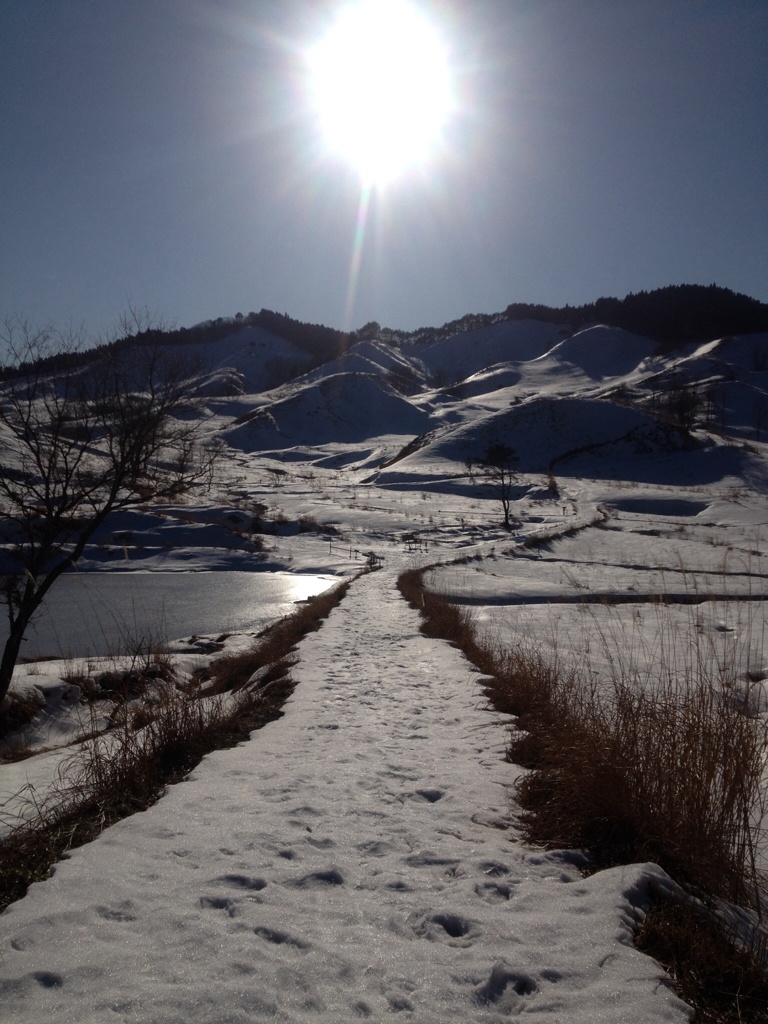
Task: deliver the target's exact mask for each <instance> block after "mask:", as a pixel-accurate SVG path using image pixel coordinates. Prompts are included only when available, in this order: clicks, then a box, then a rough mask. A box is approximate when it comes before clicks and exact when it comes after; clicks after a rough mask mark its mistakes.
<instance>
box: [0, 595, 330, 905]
mask: <svg viewBox="0 0 768 1024" xmlns="http://www.w3.org/2000/svg"><path fill="white" fill-rule="evenodd" d="M348 589H349V582H347V583H344V584H342V585H341V586H339V587H335V588H333V589H332V590H331V591H326V592H325V593H324V594H321V595H319V596H318V597H316V598H313V599H311V600H310V601H308V602H307V603H306V604H304V605H303V606H302V607H301V608H300V609H299V610H298V611H297V612H296V613H295V614H294V615H291V616H287V617H286V618H284V619H282V620H281V621H280V622H278V623H277V624H276V625H275V626H273V627H272V628H271V629H268V630H267V631H266V632H265V634H264V636H263V637H262V639H261V642H260V643H259V644H258V646H257V647H256V648H255V650H254V651H249V652H245V653H243V654H240V655H233V656H231V657H227V658H222V659H221V663H222V664H221V668H220V669H219V668H218V666H219V664H220V663H219V662H217V663H215V664H214V669H213V672H212V676H211V680H210V681H209V685H208V686H207V688H203V687H197V688H194V689H193V690H192V691H190V692H189V693H182V692H180V691H179V690H178V689H177V688H176V687H175V686H174V685H173V684H172V683H166V684H162V685H160V686H159V687H158V688H157V689H156V690H155V693H154V699H153V700H152V701H151V702H145V703H143V704H142V705H141V706H139V707H137V708H134V707H132V706H131V705H128V704H126V705H122V706H121V709H120V710H121V713H120V714H118V715H117V716H116V717H115V720H114V723H115V727H114V728H113V729H111V730H109V731H108V732H106V733H104V734H97V733H94V734H93V735H91V736H90V737H89V738H88V739H87V740H85V741H84V742H83V743H82V744H81V745H80V749H79V750H78V752H77V753H76V754H74V755H73V757H72V758H71V759H70V760H69V762H67V763H66V764H65V765H64V767H63V768H62V772H61V779H60V785H59V787H58V791H57V792H55V793H54V794H52V796H51V798H50V799H49V800H48V801H47V802H46V803H45V804H44V805H42V806H40V807H39V808H38V810H37V814H36V816H35V817H34V818H33V819H32V820H30V821H28V822H26V823H24V824H22V825H20V826H18V827H17V828H15V829H14V830H13V832H12V833H11V834H10V835H9V836H7V837H6V838H4V839H3V840H1V841H0V911H1V910H3V909H5V907H7V906H8V905H9V904H10V903H12V902H14V901H15V900H17V899H20V898H21V897H22V896H23V895H24V894H25V892H26V891H27V889H28V888H29V886H30V885H31V884H32V882H35V881H39V880H41V879H43V878H46V877H48V874H49V872H50V868H51V866H52V865H53V864H54V863H55V862H56V861H57V860H59V859H61V857H62V856H63V855H64V854H65V853H66V852H67V851H68V850H70V849H72V848H73V847H76V846H81V845H82V844H83V843H86V842H89V841H90V840H92V839H94V838H95V837H96V836H97V835H98V834H99V833H100V832H101V831H102V830H103V829H104V828H106V827H107V826H109V825H111V824H113V823H114V822H116V821H119V820H120V819H121V818H124V817H127V816H128V815H129V814H133V813H135V812H136V811H139V810H144V809H146V808H147V807H150V806H151V805H152V804H153V803H155V802H156V801H157V799H158V798H159V796H160V795H161V793H162V790H163V788H164V787H165V786H166V785H168V784H169V783H173V782H178V781H179V780H181V779H182V778H183V777H184V776H185V775H186V774H187V773H188V772H190V771H191V770H192V769H193V768H194V767H195V766H196V765H197V764H199V762H200V761H201V759H202V758H203V757H204V756H205V755H206V754H208V753H210V752H211V751H213V750H217V749H221V748H224V747H231V746H235V745H236V744H237V743H240V742H242V741H244V740H247V739H248V738H249V735H250V733H251V732H252V731H253V730H255V729H258V728H261V727H262V726H263V725H265V724H266V723H267V722H270V721H273V720H274V719H275V718H277V717H279V716H280V715H281V714H282V712H281V708H282V705H283V704H284V703H285V700H286V699H287V698H288V696H290V694H291V693H292V691H293V689H294V687H295V685H296V684H295V681H294V680H293V679H291V677H290V675H289V672H288V669H289V668H290V666H291V665H293V664H295V663H296V661H297V660H298V659H297V658H295V657H290V652H291V651H292V650H293V648H294V647H295V645H296V643H297V642H298V641H299V640H300V639H301V638H302V637H303V636H306V634H307V633H309V632H310V631H312V630H316V629H319V628H320V624H321V623H322V620H323V619H324V618H325V617H326V616H327V615H328V614H329V613H330V611H331V610H332V609H333V608H334V607H335V606H336V605H337V604H338V603H339V602H340V601H341V600H342V598H343V597H344V595H345V594H346V593H347V590H348ZM254 676H255V678H254Z"/></svg>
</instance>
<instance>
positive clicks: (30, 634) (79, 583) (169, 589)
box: [0, 571, 336, 658]
mask: <svg viewBox="0 0 768 1024" xmlns="http://www.w3.org/2000/svg"><path fill="white" fill-rule="evenodd" d="M335 582H336V579H335V577H333V576H316V575H301V574H294V573H288V572H237V571H228V572H189V573H180V572H172V573H170V572H169V573H163V572H151V573H73V574H71V575H68V576H64V577H62V578H61V579H60V580H58V581H57V583H56V584H55V585H54V586H53V587H52V588H51V592H50V594H49V595H48V598H47V599H46V601H45V603H44V604H43V606H42V608H41V609H40V611H39V612H38V614H37V616H36V617H35V619H34V620H33V622H32V625H31V626H30V628H29V629H28V631H27V637H26V640H25V641H24V643H23V644H22V651H21V656H22V657H23V658H38V657H41V656H46V655H53V656H56V657H70V656H85V655H89V654H92V655H96V654H112V653H115V654H120V653H131V651H134V650H136V649H137V646H138V644H143V646H146V644H147V643H148V642H159V643H162V642H164V641H165V640H175V639H178V638H180V637H186V636H190V635H192V634H193V633H202V634H209V633H214V634H215V633H223V632H228V633H235V632H240V631H245V630H254V629H259V628H260V627H262V626H264V625H266V623H267V622H269V621H271V620H272V619H275V618H278V617H279V616H281V615H285V614H286V613H287V612H289V611H291V610H292V608H293V606H294V604H295V602H296V601H302V600H305V599H306V598H308V597H312V596H313V595H314V594H319V593H320V592H321V591H323V590H326V589H327V588H328V587H330V586H332V585H333V584H334V583H335ZM3 610H4V609H3ZM7 635H8V631H7V626H6V624H5V622H4V621H2V622H0V643H4V642H5V639H6V637H7Z"/></svg>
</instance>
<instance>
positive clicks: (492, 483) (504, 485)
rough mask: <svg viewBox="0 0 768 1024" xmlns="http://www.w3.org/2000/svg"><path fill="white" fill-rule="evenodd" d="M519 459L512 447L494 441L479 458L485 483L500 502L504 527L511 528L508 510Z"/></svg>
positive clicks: (513, 490) (512, 495)
mask: <svg viewBox="0 0 768 1024" xmlns="http://www.w3.org/2000/svg"><path fill="white" fill-rule="evenodd" d="M519 462H520V460H519V458H518V455H517V452H516V451H515V449H514V448H510V446H509V445H507V444H501V443H499V442H496V443H494V444H491V445H489V446H488V448H487V449H486V451H485V455H484V456H483V457H482V459H481V460H480V471H481V473H482V476H483V479H484V480H485V483H486V484H487V485H488V486H489V487H490V488H491V490H492V491H493V493H494V494H495V495H496V497H497V498H498V499H499V501H500V502H501V507H502V509H503V511H504V529H505V530H511V529H512V521H511V516H510V510H511V505H512V500H513V497H514V492H515V483H516V482H517V466H518V464H519Z"/></svg>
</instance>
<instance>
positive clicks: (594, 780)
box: [400, 570, 768, 1022]
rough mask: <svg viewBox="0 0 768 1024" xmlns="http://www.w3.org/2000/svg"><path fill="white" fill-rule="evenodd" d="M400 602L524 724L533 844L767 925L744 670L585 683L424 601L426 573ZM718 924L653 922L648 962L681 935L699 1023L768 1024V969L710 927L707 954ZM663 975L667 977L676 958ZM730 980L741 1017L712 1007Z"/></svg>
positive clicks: (522, 792)
mask: <svg viewBox="0 0 768 1024" xmlns="http://www.w3.org/2000/svg"><path fill="white" fill-rule="evenodd" d="M400 589H401V591H402V593H403V595H404V596H405V597H406V598H407V599H408V600H409V601H410V603H411V604H412V605H413V606H414V607H416V608H418V609H419V610H420V611H421V612H422V615H423V616H424V622H423V626H422V628H423V630H424V632H425V633H427V635H430V636H438V637H442V638H443V639H446V640H449V641H451V642H453V643H455V644H457V646H459V647H461V649H462V650H463V651H464V653H465V654H466V656H467V657H468V658H469V659H470V660H471V661H472V662H473V663H474V664H475V665H477V667H478V668H480V670H481V671H482V672H483V673H484V674H485V675H486V676H487V677H489V678H488V679H487V681H486V692H487V694H488V696H489V698H490V700H491V702H492V703H493V704H494V706H495V707H497V708H498V709H499V710H501V711H504V712H506V713H508V714H511V715H513V716H515V717H516V725H515V727H514V729H513V731H512V739H511V743H510V748H509V755H508V756H509V759H510V760H511V761H514V762H515V763H517V764H520V765H522V766H523V767H525V768H527V769H528V771H527V772H526V774H525V775H524V776H523V777H522V779H521V781H520V783H519V786H518V794H517V795H518V799H519V802H520V805H521V807H522V809H523V815H522V824H523V827H524V832H525V835H526V838H527V839H528V840H529V841H531V842H533V843H535V844H537V845H543V846H546V847H550V848H558V847H559V848H563V847H566V848H567V847H579V848H583V849H586V850H588V851H589V852H590V854H591V856H592V859H593V863H594V865H595V867H596V868H597V867H601V866H608V865H612V864H621V863H631V862H636V861H640V862H642V861H646V860H652V861H655V862H656V863H658V864H660V865H661V866H662V867H664V868H665V869H666V870H667V872H668V873H669V874H670V875H671V876H672V877H673V878H674V879H675V880H676V881H678V882H679V883H681V884H682V885H683V886H685V887H686V888H687V889H688V891H689V892H693V893H696V894H697V895H698V896H699V897H700V900H701V902H702V903H703V904H704V905H710V906H711V905H712V904H713V902H714V901H715V900H716V899H717V898H722V899H725V900H728V901H731V902H733V903H736V904H738V905H740V906H742V907H746V908H748V909H749V911H750V912H752V913H753V914H756V915H757V916H758V917H760V916H761V912H762V910H763V899H764V892H765V878H764V877H763V876H762V875H761V873H760V870H759V862H760V855H761V853H762V852H763V850H764V846H765V840H766V836H765V834H764V833H763V832H762V831H761V827H760V819H761V818H762V817H763V815H764V814H765V812H766V810H768V793H766V789H765V786H766V783H765V776H764V770H765V764H766V761H767V760H768V731H767V729H766V724H765V722H764V721H761V719H760V718H758V717H756V716H753V715H751V714H750V709H749V707H748V702H747V701H745V699H744V696H743V694H741V693H740V691H739V689H738V688H737V686H736V685H735V678H734V670H735V666H734V665H733V664H731V663H728V662H723V661H720V662H717V660H716V659H715V662H714V667H713V662H712V659H711V658H708V657H707V656H706V652H704V651H702V650H700V649H699V650H696V648H695V647H694V649H693V651H692V653H689V655H688V656H687V657H683V658H682V659H680V658H679V657H678V658H677V659H676V661H674V662H673V659H675V652H674V651H672V650H664V649H662V650H661V651H660V652H659V654H660V660H661V662H662V663H663V662H664V661H665V659H669V660H670V663H675V664H676V665H677V666H678V667H679V666H681V665H682V671H681V672H680V674H678V673H677V672H676V671H675V670H674V669H672V668H670V667H669V666H668V667H667V670H665V671H661V672H660V673H659V674H658V675H657V677H656V679H655V682H654V680H650V679H648V678H647V677H646V678H644V679H643V680H642V681H641V680H639V679H638V678H637V677H636V676H635V675H634V674H633V672H632V671H631V670H630V667H629V666H628V663H627V661H626V660H625V659H624V658H623V657H622V656H620V655H617V656H615V657H612V658H608V659H607V661H608V663H609V664H610V665H611V670H612V678H611V679H610V680H609V684H608V685H607V686H606V685H605V681H603V682H602V684H599V683H598V681H597V680H596V678H595V676H594V675H593V674H591V673H589V672H588V671H587V670H586V669H585V668H584V667H582V666H577V667H574V666H573V665H570V666H568V665H564V664H562V663H561V662H560V661H559V660H558V657H557V653H556V652H554V653H549V652H547V653H545V652H544V651H543V650H542V649H541V648H538V647H536V646H535V645H534V644H530V645H525V644H519V645H517V646H514V647H509V646H504V645H502V644H500V643H498V642H497V641H495V640H493V639H492V638H489V637H487V636H481V635H478V634H477V631H476V630H475V629H474V628H473V624H472V621H471V615H469V614H468V613H467V612H466V611H465V609H463V608H461V607H456V606H451V605H450V604H449V602H448V601H446V600H445V599H444V598H442V597H440V596H439V595H437V594H434V593H426V592H425V591H424V588H423V574H422V572H420V571H418V570H414V571H412V572H410V573H406V574H404V576H402V577H401V578H400ZM600 639H602V640H605V639H606V637H605V636H603V637H601V638H600ZM699 642H701V641H699ZM658 664H659V662H658V659H657V667H658ZM639 682H642V684H643V685H638V683H639ZM704 916H705V915H703V914H702V913H701V912H699V913H698V914H697V916H696V917H695V918H692V917H690V915H688V916H687V917H686V916H685V915H683V914H682V913H681V912H680V911H679V910H678V909H674V910H668V909H665V910H664V912H663V913H662V911H661V910H659V911H658V912H656V911H654V912H653V913H652V914H651V915H650V917H649V923H648V925H647V927H646V928H645V930H644V938H643V939H642V942H644V943H646V945H644V946H643V947H642V948H644V949H647V950H648V951H649V952H651V953H652V954H653V955H657V954H656V952H654V950H655V949H656V948H657V947H659V948H661V947H660V944H661V938H660V937H659V935H660V936H661V937H663V936H664V934H665V933H667V934H668V938H669V942H670V943H671V944H672V945H673V946H674V948H675V949H676V952H675V962H674V969H673V968H672V967H671V966H670V971H671V973H672V976H673V977H674V978H676V979H677V978H678V977H682V975H683V973H685V974H686V977H687V979H688V980H687V981H686V986H683V987H681V991H682V992H683V994H684V998H686V999H687V1000H688V1001H689V1002H691V1003H693V1004H694V1005H696V1006H697V1013H698V1014H699V1015H698V1016H697V1018H696V1020H697V1021H701V1022H704V1021H708V1022H715V1021H717V1022H726V1021H734V1022H736V1021H744V1022H746V1021H748V1020H749V1021H753V1022H757V1021H758V1020H759V1021H761V1022H764V1021H765V1019H766V1017H765V1010H764V1007H765V1005H766V1004H765V1002H762V1003H761V1002H760V1001H759V1000H760V999H761V998H763V999H764V996H765V992H766V985H767V984H768V982H767V981H766V973H765V963H763V964H762V966H760V964H759V963H758V960H757V958H756V957H750V956H748V955H742V953H741V952H740V951H739V949H738V946H736V945H734V943H733V942H730V941H729V940H728V937H727V936H723V928H722V926H720V925H718V924H717V923H716V922H715V920H714V918H713V916H712V914H711V913H710V914H709V915H708V916H706V920H707V921H708V926H707V927H708V929H709V931H710V932H711V933H712V935H714V936H715V937H714V938H712V940H711V942H710V940H709V939H708V940H707V942H706V943H704V942H703V941H701V942H700V941H699V937H700V933H701V930H702V923H701V922H702V920H703V918H704ZM678 919H679V920H678ZM672 920H674V921H675V922H676V923H675V924H674V928H673V926H672V924H671V923H668V922H671V921H672ZM656 933H659V934H658V935H657V934H656ZM673 933H674V934H673ZM654 936H655V937H654ZM763 941H764V940H763ZM713 943H714V944H716V948H717V950H718V953H717V956H714V954H712V953H711V947H712V944H713ZM653 944H655V946H653V948H652V945H653ZM705 949H709V950H710V952H706V953H705ZM707 957H709V958H710V960H711V964H710V966H707V963H706V958H707ZM658 959H659V960H660V962H662V963H663V964H665V966H669V964H670V960H669V956H667V955H666V954H665V955H664V956H662V955H659V956H658ZM700 961H701V962H700ZM712 964H714V966H712ZM750 965H751V966H750ZM747 968H749V969H747ZM707 972H709V974H708V973H707ZM718 972H720V974H721V975H722V976H723V977H725V976H726V975H727V976H728V977H729V981H728V982H727V984H726V985H725V986H720V989H719V990H718V991H719V992H720V996H718V1000H720V997H721V996H722V999H724V1000H725V1001H726V1002H727V1001H728V999H727V998H726V996H725V995H723V993H724V992H729V993H730V1003H729V1007H728V1008H727V1010H725V1009H723V1006H722V1005H720V1002H718V1004H717V1006H716V1007H713V1006H711V1005H710V1003H712V1000H713V999H714V995H713V992H714V989H713V988H712V984H711V979H712V978H714V977H716V976H717V973H718ZM728 972H731V973H730V974H729V973H728ZM755 972H756V979H757V980H755V979H754V978H753V974H755ZM707 977H709V978H710V981H706V980H705V979H706V978H707ZM739 986H741V988H739ZM755 986H756V987H755ZM761 986H762V988H761ZM747 987H749V988H751V990H753V991H758V992H761V993H762V996H757V997H752V996H750V997H749V999H751V1000H752V1005H753V1006H759V1007H760V1010H759V1012H758V1015H757V1016H755V1015H754V1014H753V1016H751V1017H750V1016H748V1015H747V1004H748V1002H749V1000H748V999H747V998H746V997H744V996H743V993H744V992H745V991H746V989H747ZM737 992H740V993H741V994H740V995H739V996H738V998H737V996H736V995H735V993H737ZM755 1000H757V1001H755ZM707 1014H710V1015H709V1016H708V1015H707ZM728 1014H730V1016H728ZM742 1015H743V1016H742Z"/></svg>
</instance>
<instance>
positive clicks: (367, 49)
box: [307, 0, 453, 186]
mask: <svg viewBox="0 0 768 1024" xmlns="http://www.w3.org/2000/svg"><path fill="white" fill-rule="evenodd" d="M307 69H308V79H309V92H310V99H311V103H312V105H313V107H314V109H315V111H316V114H317V117H318V121H319V126H320V129H321V134H322V136H323V139H324V141H325V145H326V146H327V147H328V149H329V150H330V151H331V152H332V153H333V154H335V155H337V156H339V157H341V158H342V159H344V160H345V161H347V162H349V163H350V164H351V165H352V166H353V167H355V168H356V169H357V171H358V172H359V174H360V177H361V179H362V181H363V183H364V184H366V185H369V186H373V185H383V184H386V183H388V182H390V181H392V180H393V179H394V178H397V177H399V176H400V175H402V174H403V173H404V172H405V171H406V170H408V169H409V168H412V167H415V166H420V165H423V164H424V163H425V162H429V160H430V159H431V158H434V157H435V156H436V155H437V152H438V150H439V148H440V143H441V142H442V141H443V137H444V132H445V128H446V124H447V122H448V119H449V116H450V114H451V111H452V107H453V88H452V81H451V73H450V63H449V56H448V50H447V47H446V45H445V43H444V42H443V40H442V38H441V36H440V34H439V33H438V31H437V30H436V28H435V27H434V25H433V24H432V23H431V22H430V20H429V19H428V18H427V16H426V14H425V13H424V12H423V11H421V10H420V9H419V8H418V7H417V6H416V5H415V4H413V3H410V2H408V0H357V2H355V3H351V4H348V5H347V6H345V7H343V8H342V9H341V10H340V11H339V13H338V14H337V16H336V19H335V20H334V22H333V23H332V25H331V26H330V27H329V29H328V30H327V32H326V34H325V35H324V36H323V38H321V39H320V41H319V42H318V43H316V44H315V45H314V46H313V47H311V48H310V49H309V50H308V52H307Z"/></svg>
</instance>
